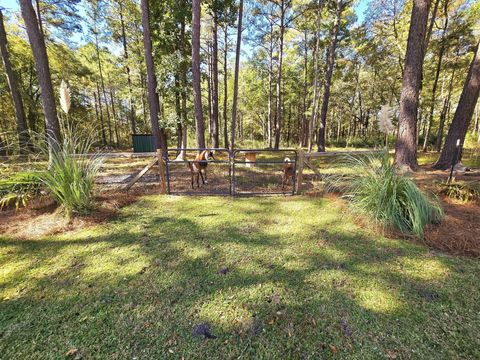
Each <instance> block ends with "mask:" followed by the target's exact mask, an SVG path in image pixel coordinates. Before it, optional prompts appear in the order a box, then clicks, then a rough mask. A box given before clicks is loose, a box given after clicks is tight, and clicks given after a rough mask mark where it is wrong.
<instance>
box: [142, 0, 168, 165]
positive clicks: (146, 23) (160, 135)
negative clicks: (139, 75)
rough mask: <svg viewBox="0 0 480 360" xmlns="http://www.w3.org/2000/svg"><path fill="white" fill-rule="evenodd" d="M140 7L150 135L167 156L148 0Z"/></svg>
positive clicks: (156, 145)
mask: <svg viewBox="0 0 480 360" xmlns="http://www.w3.org/2000/svg"><path fill="white" fill-rule="evenodd" d="M141 7H142V25H143V48H144V51H145V64H146V65H147V88H148V104H149V107H150V122H151V126H152V134H153V139H154V142H155V149H162V151H163V153H164V155H165V156H166V155H167V141H166V137H165V133H164V131H163V129H160V127H159V125H158V115H159V113H160V101H159V99H158V94H157V77H156V76H155V66H154V64H153V57H152V39H151V37H150V14H149V6H148V0H141Z"/></svg>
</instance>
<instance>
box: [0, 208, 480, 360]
mask: <svg viewBox="0 0 480 360" xmlns="http://www.w3.org/2000/svg"><path fill="white" fill-rule="evenodd" d="M199 201H201V199H197V200H191V201H184V200H181V199H180V200H175V201H172V202H171V203H162V205H163V207H162V208H161V209H157V208H156V206H157V204H156V203H155V202H151V203H149V202H148V201H146V202H144V203H143V204H142V205H141V207H146V209H145V211H146V213H142V214H141V215H138V214H136V212H135V208H132V209H131V211H126V212H125V213H124V214H123V215H122V216H121V217H120V218H119V219H118V220H117V221H115V222H113V223H111V224H109V225H107V226H105V227H104V228H101V231H100V234H88V233H86V234H82V233H80V234H77V235H76V236H74V237H73V238H72V239H67V238H65V239H63V238H62V239H60V238H55V237H50V238H48V239H43V240H35V241H28V240H23V241H18V240H12V239H2V240H0V249H6V250H5V251H2V253H1V254H2V256H3V257H4V258H3V259H0V261H1V262H2V263H1V266H2V268H4V269H6V270H5V272H4V274H5V276H4V277H3V279H2V282H1V288H0V291H1V292H2V293H3V294H7V297H8V299H4V300H3V301H2V302H1V303H0V309H1V313H0V324H1V326H0V328H1V329H2V330H0V353H2V354H5V356H7V357H12V356H17V357H18V356H19V355H20V356H21V355H24V356H27V355H28V356H35V355H36V356H38V357H61V356H63V355H64V354H65V353H66V352H67V351H68V350H69V349H71V348H76V349H78V352H79V354H81V355H82V356H83V357H85V358H91V357H114V358H127V357H128V358H131V357H134V356H136V357H139V358H164V357H167V355H169V354H170V356H173V357H176V358H177V357H178V358H180V357H181V356H185V357H186V358H197V357H200V356H202V357H207V358H238V357H244V358H259V357H260V358H261V357H268V358H319V357H329V356H337V357H346V356H348V357H350V358H385V357H386V356H390V357H392V356H399V357H406V358H408V357H416V356H420V357H426V356H428V355H429V354H432V353H433V352H435V354H436V355H439V356H440V357H442V355H443V357H448V355H452V354H455V355H458V356H460V357H470V358H472V357H476V355H478V353H477V352H478V350H477V349H478V346H476V345H478V338H477V337H476V333H475V332H474V331H473V329H475V326H476V324H478V323H479V322H480V320H479V319H478V310H479V309H478V302H475V296H478V295H473V296H472V299H465V298H463V297H462V296H458V294H457V293H458V292H468V291H471V292H473V291H475V290H477V291H478V285H476V282H475V276H478V272H479V270H478V264H476V263H473V262H470V261H467V264H466V265H465V266H466V268H467V269H466V271H464V272H463V273H457V266H458V264H457V262H456V261H455V260H454V259H451V258H448V257H432V256H429V255H428V253H427V252H426V250H425V249H424V248H423V247H420V246H416V245H411V244H406V243H404V242H401V241H389V240H386V239H382V238H378V237H376V236H374V235H373V234H367V233H365V232H363V231H362V230H360V229H358V228H356V227H355V226H354V225H352V224H350V223H349V221H350V220H348V219H345V218H341V215H340V214H338V218H337V219H336V220H332V221H327V222H325V223H324V224H323V228H322V229H320V230H319V229H318V228H317V227H315V226H312V225H310V224H306V225H305V233H306V235H305V238H303V239H302V241H299V240H296V239H295V238H293V237H292V236H290V235H289V233H288V232H286V233H285V232H282V231H283V230H284V229H285V228H288V227H284V225H285V224H284V222H285V221H286V220H285V219H288V217H291V218H293V219H294V220H295V219H296V220H298V221H301V217H303V216H320V215H324V214H323V213H322V211H327V210H322V206H321V205H319V209H318V210H316V211H317V212H315V213H314V214H312V213H310V211H311V210H306V212H305V213H292V211H291V210H289V209H288V208H285V204H283V203H282V201H280V200H278V199H276V200H272V199H267V200H263V201H260V200H259V202H258V203H255V204H249V203H248V202H246V201H239V202H236V201H234V202H230V201H219V202H216V200H211V203H210V204H209V206H208V209H207V210H205V209H200V210H199V209H197V207H198V205H199ZM299 201H302V200H299ZM293 204H295V201H294V202H293ZM195 205H197V207H196V206H195ZM227 206H231V208H230V209H228V210H227V209H226V207H227ZM329 211H331V210H329ZM201 214H216V215H211V216H200V215H201ZM252 216H253V217H254V219H252V220H251V221H247V220H248V219H251V217H252ZM272 216H273V217H276V218H277V219H276V220H275V221H276V223H277V225H276V226H278V227H279V231H278V233H277V232H275V231H272V229H271V226H272V225H271V223H269V222H268V220H269V219H270V217H272ZM345 224H347V225H348V226H345ZM282 226H283V227H282ZM296 231H297V229H296V228H295V229H294V228H293V227H292V234H295V232H296ZM12 257H15V261H14V264H13V265H12V260H11V258H12ZM9 259H10V260H9ZM221 269H223V270H224V271H223V272H222V271H220V270H221ZM464 270H465V269H464ZM472 270H473V273H470V274H468V273H466V272H468V271H472ZM475 274H476V275H475ZM475 311H476V312H475ZM474 314H477V315H476V316H475V315H474ZM472 315H473V319H472ZM201 322H208V323H209V324H210V325H211V326H212V330H213V332H214V334H215V335H216V336H218V338H217V339H215V340H203V339H199V338H195V337H193V336H192V328H193V326H194V325H195V324H198V323H201ZM33 340H34V341H33Z"/></svg>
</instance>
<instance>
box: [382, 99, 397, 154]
mask: <svg viewBox="0 0 480 360" xmlns="http://www.w3.org/2000/svg"><path fill="white" fill-rule="evenodd" d="M378 128H379V130H380V131H381V132H382V133H384V134H385V148H387V149H388V134H390V133H391V132H392V131H393V129H394V126H393V124H392V120H391V116H390V106H389V105H382V107H381V108H380V112H379V113H378Z"/></svg>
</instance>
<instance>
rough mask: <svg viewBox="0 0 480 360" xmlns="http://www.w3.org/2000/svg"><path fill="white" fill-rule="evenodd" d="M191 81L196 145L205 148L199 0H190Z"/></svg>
mask: <svg viewBox="0 0 480 360" xmlns="http://www.w3.org/2000/svg"><path fill="white" fill-rule="evenodd" d="M192 77H193V79H192V83H193V104H194V107H195V124H196V133H195V135H196V138H197V147H198V148H202V149H203V148H205V123H204V121H203V109H202V93H201V81H202V80H201V76H200V0H192Z"/></svg>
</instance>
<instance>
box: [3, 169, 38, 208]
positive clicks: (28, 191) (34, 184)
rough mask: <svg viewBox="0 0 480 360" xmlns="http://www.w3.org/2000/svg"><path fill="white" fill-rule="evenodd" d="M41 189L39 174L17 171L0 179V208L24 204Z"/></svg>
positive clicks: (16, 206)
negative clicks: (6, 177)
mask: <svg viewBox="0 0 480 360" xmlns="http://www.w3.org/2000/svg"><path fill="white" fill-rule="evenodd" d="M40 190H41V182H40V180H39V174H38V173H34V172H18V173H16V174H14V175H12V176H10V177H9V178H8V179H4V180H0V209H1V208H4V207H6V206H10V205H15V208H16V209H18V208H19V207H20V206H26V205H27V203H28V201H29V200H30V199H31V198H32V197H34V196H36V195H38V194H39V193H40Z"/></svg>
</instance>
